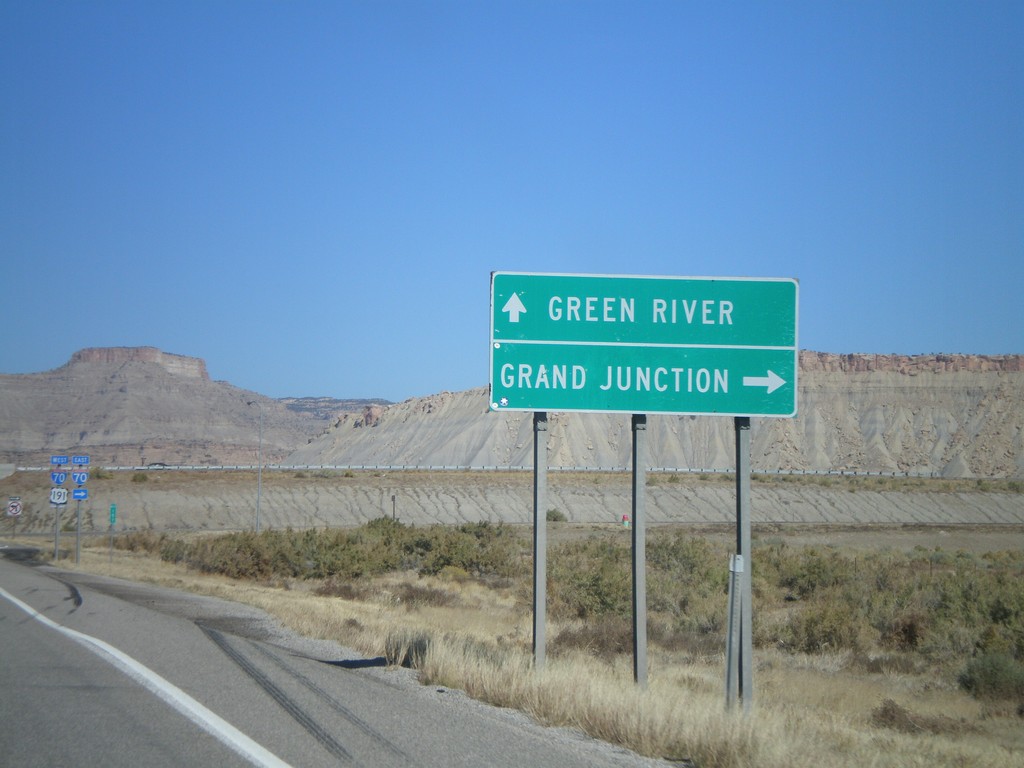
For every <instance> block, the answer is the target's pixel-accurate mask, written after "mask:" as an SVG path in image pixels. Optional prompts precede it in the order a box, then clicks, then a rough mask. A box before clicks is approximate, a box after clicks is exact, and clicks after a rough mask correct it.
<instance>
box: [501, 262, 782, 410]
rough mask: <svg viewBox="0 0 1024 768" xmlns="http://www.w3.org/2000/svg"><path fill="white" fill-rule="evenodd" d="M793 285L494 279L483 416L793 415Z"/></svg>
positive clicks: (506, 275) (510, 275)
mask: <svg viewBox="0 0 1024 768" xmlns="http://www.w3.org/2000/svg"><path fill="white" fill-rule="evenodd" d="M798 288H799V286H798V283H797V281H796V280H793V279H788V278H710V277H709V278H704V277H646V276H615V275H563V274H531V273H520V272H495V273H493V274H492V275H491V408H492V409H493V410H496V411H502V410H516V411H589V412H617V413H672V414H719V415H730V416H781V417H792V416H795V415H796V391H797V352H798V350H797V295H798Z"/></svg>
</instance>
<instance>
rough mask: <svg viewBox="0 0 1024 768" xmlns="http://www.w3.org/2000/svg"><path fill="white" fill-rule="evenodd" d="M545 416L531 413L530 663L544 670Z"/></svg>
mask: <svg viewBox="0 0 1024 768" xmlns="http://www.w3.org/2000/svg"><path fill="white" fill-rule="evenodd" d="M547 495H548V415H547V412H545V411H537V412H535V413H534V414H533V666H534V669H538V670H539V669H543V668H544V661H545V649H546V645H547V643H546V637H545V633H546V623H547V604H548V582H547V579H548V576H547V571H548V562H547V550H548V530H547V524H548V523H547Z"/></svg>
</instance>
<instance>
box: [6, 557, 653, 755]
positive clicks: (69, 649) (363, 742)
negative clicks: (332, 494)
mask: <svg viewBox="0 0 1024 768" xmlns="http://www.w3.org/2000/svg"><path fill="white" fill-rule="evenodd" d="M24 554H25V553H24V551H23V550H17V549H10V548H8V549H0V555H4V556H5V557H3V558H0V764H2V765H4V766H10V767H11V768H20V767H21V766H41V767H42V766H46V767H47V768H49V767H50V766H69V765H75V766H104V768H116V767H117V766H132V767H133V768H134V767H135V766H140V765H145V766H165V765H166V766H211V765H217V766H224V767H225V768H227V767H229V766H234V765H267V766H271V765H292V766H296V767H298V766H310V767H311V768H312V767H316V766H339V765H341V766H365V767H366V768H370V767H373V768H392V767H394V768H412V766H417V768H419V767H423V768H431V767H434V766H436V767H437V768H442V767H443V768H455V767H457V766H466V768H490V767H492V766H493V767H494V768H504V767H506V766H507V768H523V767H524V766H530V767H531V768H534V767H537V768H545V767H548V766H550V768H572V767H573V766H580V768H583V766H587V767H588V768H604V767H607V768H611V767H612V766H638V767H639V766H645V767H648V768H649V767H651V766H665V765H668V764H667V763H663V762H659V761H651V760H646V759H643V758H640V757H638V756H636V755H634V754H632V753H630V752H626V751H624V750H621V749H617V748H614V747H611V746H609V745H607V744H603V743H601V742H597V741H594V740H592V739H588V738H585V737H583V736H581V735H578V734H575V733H572V732H568V731H565V730H562V729H550V728H543V727H540V726H538V725H537V724H535V723H533V722H532V721H530V720H529V719H528V718H526V717H525V716H523V715H521V714H518V713H512V712H508V711H506V710H499V709H496V708H493V707H488V706H484V705H481V704H479V703H476V702H473V701H471V700H469V699H468V698H466V697H465V696H464V695H462V694H460V693H458V692H453V691H449V690H445V689H437V688H433V687H426V686H420V685H418V684H417V683H415V681H414V680H413V679H412V677H411V674H410V673H409V672H408V671H406V670H390V669H387V668H385V667H384V666H383V661H382V660H380V659H364V658H359V657H358V656H356V655H355V654H354V653H352V652H350V651H347V650H346V649H344V648H342V647H340V646H337V645H334V644H329V643H323V642H315V641H309V640H305V639H303V638H299V637H297V636H295V635H293V634H290V633H288V632H286V631H285V630H283V629H281V628H280V627H279V626H277V625H276V624H274V623H273V622H272V621H271V620H269V619H268V618H267V617H266V616H265V615H263V614H262V613H261V612H259V611H257V610H256V609H252V608H249V607H247V606H241V605H237V604H234V603H229V602H225V601H221V600H215V599H212V598H205V597H199V596H195V595H189V594H186V593H181V592H175V591H173V590H168V589H164V588H159V587H153V586H149V585H143V584H135V583H131V582H125V581H120V580H116V579H109V578H105V577H99V576H94V575H89V574H81V573H72V572H67V571H61V570H59V569H54V568H50V567H43V566H40V567H34V566H31V565H28V564H27V563H26V561H24V559H23V558H24Z"/></svg>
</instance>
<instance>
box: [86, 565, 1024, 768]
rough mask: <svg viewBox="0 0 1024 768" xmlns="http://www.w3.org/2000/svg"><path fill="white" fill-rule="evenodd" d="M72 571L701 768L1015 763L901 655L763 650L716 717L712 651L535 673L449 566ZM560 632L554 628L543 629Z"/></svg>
mask: <svg viewBox="0 0 1024 768" xmlns="http://www.w3.org/2000/svg"><path fill="white" fill-rule="evenodd" d="M70 567H74V566H70ZM80 567H81V568H82V569H83V570H88V571H91V572H97V573H104V574H108V575H112V576H117V577H120V578H127V579H133V580H139V581H148V582H153V583H158V584H162V585H165V586H171V587H175V588H179V589H185V590H190V591H194V592H199V593H203V594H208V595H213V596H216V597H221V598H226V599H230V600H235V601H238V602H243V603H248V604H250V605H254V606H256V607H259V608H261V609H263V610H265V611H267V612H268V613H270V614H271V615H273V616H275V617H277V618H278V619H279V620H280V621H281V622H282V623H283V624H285V625H287V626H289V627H291V628H293V629H294V630H295V631H297V632H299V633H301V634H304V635H307V636H311V637H316V638H322V639H329V640H334V641H338V642H341V643H343V644H345V645H348V646H350V647H353V648H356V649H358V650H359V651H360V652H362V653H364V654H366V655H368V656H385V657H386V658H387V659H388V660H389V661H390V662H391V663H393V664H406V665H412V666H415V667H416V668H417V669H418V671H419V674H420V676H421V679H422V681H423V682H424V683H427V684H432V685H441V686H446V687H451V688H456V689H461V690H464V691H466V692H467V693H468V694H469V695H471V696H473V697H475V698H478V699H480V700H483V701H487V702H490V703H493V704H495V705H498V706H504V707H514V708H517V709H520V710H522V711H524V712H527V713H529V714H530V715H531V716H533V717H534V718H536V719H537V720H538V721H540V722H543V723H548V724H553V725H563V726H569V727H576V728H579V729H581V730H583V731H585V732H587V733H589V734H591V735H593V736H595V737H597V738H600V739H604V740H606V741H608V742H611V743H615V744H620V745H623V746H625V747H628V748H630V749H633V750H635V751H637V752H639V753H641V754H645V755H650V756H657V757H667V758H671V759H673V760H679V761H690V763H689V764H692V765H696V766H700V768H755V766H756V768H802V767H803V766H807V768H812V767H813V768H819V767H820V766H849V765H869V766H921V768H937V767H938V766H968V765H969V766H979V768H987V767H991V768H997V767H998V768H1005V766H1014V765H1019V766H1024V733H1022V730H1024V729H1021V727H1020V723H1021V721H1020V718H1019V716H1018V715H1017V713H1016V711H1014V710H1013V709H1012V708H1005V707H1004V708H1003V710H999V709H998V708H993V707H992V706H987V707H986V705H983V704H981V703H979V702H977V701H975V700H973V699H971V698H969V697H968V696H966V695H965V694H964V693H963V692H961V691H959V690H957V689H956V688H955V686H953V685H952V684H949V683H948V682H943V681H942V680H940V679H938V678H937V677H936V676H935V675H934V674H930V673H928V672H927V671H924V672H922V673H916V672H914V671H913V670H910V671H900V670H901V669H902V668H901V666H900V665H899V664H897V663H891V664H889V665H888V666H887V665H886V664H884V663H879V662H878V661H877V660H874V661H873V660H871V659H865V658H858V657H857V656H855V655H854V654H852V653H848V652H847V653H836V654H828V655H806V656H805V655H792V654H784V653H781V652H775V651H758V652H757V655H756V658H755V661H756V663H757V671H756V674H755V685H756V691H755V696H756V698H755V702H756V706H755V709H754V712H753V715H752V716H751V717H743V716H742V715H735V714H729V713H726V712H725V711H724V692H723V678H724V673H723V663H722V660H721V658H720V657H717V656H710V657H704V658H702V659H697V660H695V659H694V658H693V657H692V656H691V655H683V654H682V653H675V654H674V653H671V652H665V651H660V650H658V649H656V648H652V649H651V652H650V662H651V663H650V667H651V671H650V679H649V687H648V689H647V690H645V691H644V690H640V689H638V688H637V686H636V685H634V683H633V680H632V666H631V659H630V657H629V656H628V655H625V656H618V657H615V658H614V659H613V660H611V661H610V662H602V661H598V660H595V658H594V657H593V656H591V655H588V654H586V653H584V652H581V651H579V650H572V649H569V650H566V651H564V652H561V653H559V654H557V655H551V654H549V656H548V662H547V665H546V667H545V669H544V670H542V671H540V672H537V671H535V670H533V665H532V657H531V654H530V640H531V637H530V632H531V629H530V626H531V624H530V616H529V611H528V608H526V607H524V605H523V600H522V596H521V595H520V596H518V598H517V595H516V594H515V593H514V591H513V589H512V588H511V587H507V588H504V587H501V588H492V587H487V586H484V585H482V584H480V583H478V582H476V581H474V580H470V579H466V578H463V577H461V576H460V575H459V574H457V573H456V574H448V575H447V577H434V578H424V577H417V576H415V575H414V574H410V575H391V576H387V577H380V578H376V579H372V580H366V581H361V582H359V583H358V584H355V583H353V584H349V585H347V587H346V585H343V584H339V583H334V584H333V585H331V584H325V583H323V582H318V583H313V582H301V581H287V582H285V581H282V582H279V583H276V584H262V585H261V584H252V583H244V582H236V581H231V580H229V579H225V578H222V577H215V576H202V575H200V574H197V573H194V572H191V571H188V570H187V569H185V568H184V567H182V566H178V565H170V564H167V563H163V562H160V561H158V560H156V559H152V558H149V557H146V556H144V555H140V554H137V553H131V552H122V551H118V552H115V553H114V558H113V562H112V563H110V562H108V555H107V553H106V552H105V551H101V550H90V549H86V550H84V551H83V559H82V564H81V566H80ZM318 590H319V591H321V592H328V593H331V590H334V591H333V594H343V595H344V596H343V597H337V596H325V595H323V594H317V591H318ZM565 628H571V627H570V625H561V626H560V625H559V624H557V623H554V622H549V627H548V633H549V634H548V637H549V638H554V637H556V636H557V635H558V633H559V632H560V631H561V630H562V629H565ZM886 669H888V670H889V671H882V672H879V670H886ZM872 670H874V671H872ZM893 670H895V671H893ZM1004 710H1005V711H1004ZM684 764H686V763H684Z"/></svg>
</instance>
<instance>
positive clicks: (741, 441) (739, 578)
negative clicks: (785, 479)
mask: <svg viewBox="0 0 1024 768" xmlns="http://www.w3.org/2000/svg"><path fill="white" fill-rule="evenodd" d="M735 429H736V555H737V560H738V562H737V563H736V566H735V567H736V572H735V574H734V577H735V584H736V586H737V587H738V588H739V589H738V591H739V595H738V596H737V595H734V598H733V599H736V598H737V597H738V600H739V618H740V622H739V633H738V634H739V665H738V669H737V670H736V671H737V672H738V673H739V680H738V681H737V689H738V694H739V697H740V698H741V699H743V713H744V714H750V710H751V706H752V704H753V702H754V635H753V605H752V598H751V565H752V563H751V556H750V417H749V416H737V417H735ZM740 568H742V570H740ZM731 639H732V635H730V640H731Z"/></svg>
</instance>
